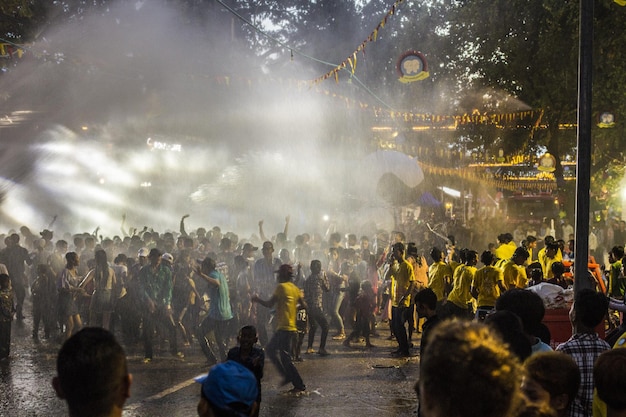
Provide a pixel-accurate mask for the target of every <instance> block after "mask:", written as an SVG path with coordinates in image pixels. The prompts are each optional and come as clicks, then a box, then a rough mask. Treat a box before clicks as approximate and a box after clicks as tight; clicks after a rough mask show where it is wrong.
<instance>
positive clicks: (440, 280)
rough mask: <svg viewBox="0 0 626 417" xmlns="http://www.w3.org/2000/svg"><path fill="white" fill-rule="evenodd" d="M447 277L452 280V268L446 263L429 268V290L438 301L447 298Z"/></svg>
mask: <svg viewBox="0 0 626 417" xmlns="http://www.w3.org/2000/svg"><path fill="white" fill-rule="evenodd" d="M446 276H447V277H449V279H451V278H452V268H450V265H448V264H447V263H445V262H435V263H434V264H432V265H431V266H430V267H429V268H428V288H430V289H431V290H433V292H434V293H435V295H436V296H437V301H441V300H443V298H444V296H445V288H446V279H445V277H446Z"/></svg>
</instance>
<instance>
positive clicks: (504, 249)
mask: <svg viewBox="0 0 626 417" xmlns="http://www.w3.org/2000/svg"><path fill="white" fill-rule="evenodd" d="M515 249H517V245H516V244H515V242H513V241H511V242H509V243H502V244H501V245H500V246H498V247H497V248H496V256H497V257H498V258H500V259H510V258H511V257H512V256H513V252H515Z"/></svg>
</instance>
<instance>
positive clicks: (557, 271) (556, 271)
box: [551, 262, 565, 276]
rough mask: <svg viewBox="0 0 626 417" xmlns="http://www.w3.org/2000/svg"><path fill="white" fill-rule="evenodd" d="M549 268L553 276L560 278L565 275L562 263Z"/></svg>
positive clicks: (556, 263)
mask: <svg viewBox="0 0 626 417" xmlns="http://www.w3.org/2000/svg"><path fill="white" fill-rule="evenodd" d="M551 268H552V273H553V274H554V275H558V276H561V275H563V274H564V273H565V265H563V262H555V263H553V264H552V266H551Z"/></svg>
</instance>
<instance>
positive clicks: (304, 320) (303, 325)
mask: <svg viewBox="0 0 626 417" xmlns="http://www.w3.org/2000/svg"><path fill="white" fill-rule="evenodd" d="M300 294H302V296H303V297H304V292H303V291H302V290H300ZM296 327H297V328H298V337H297V339H296V343H295V345H294V347H293V360H294V361H295V362H302V361H303V360H304V359H302V356H300V353H302V343H303V342H304V336H306V332H307V327H308V316H307V311H306V309H305V308H304V306H302V305H300V304H298V310H297V311H296Z"/></svg>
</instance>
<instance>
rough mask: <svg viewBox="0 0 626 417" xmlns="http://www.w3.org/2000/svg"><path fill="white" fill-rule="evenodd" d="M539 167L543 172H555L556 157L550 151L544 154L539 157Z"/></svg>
mask: <svg viewBox="0 0 626 417" xmlns="http://www.w3.org/2000/svg"><path fill="white" fill-rule="evenodd" d="M537 169H538V170H539V171H543V172H553V171H554V170H556V158H555V157H554V156H552V155H550V154H549V153H545V154H543V155H542V156H541V157H540V158H539V166H538V167H537Z"/></svg>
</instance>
